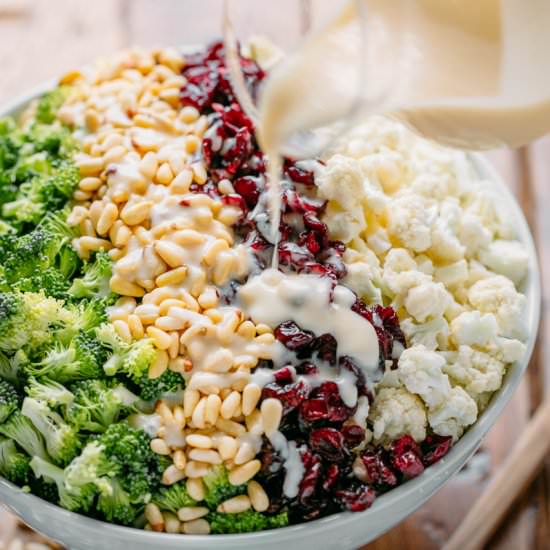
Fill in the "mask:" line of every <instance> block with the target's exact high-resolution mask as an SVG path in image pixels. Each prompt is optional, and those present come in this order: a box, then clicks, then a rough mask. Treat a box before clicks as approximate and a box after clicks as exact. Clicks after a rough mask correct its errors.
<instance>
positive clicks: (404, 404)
mask: <svg viewBox="0 0 550 550" xmlns="http://www.w3.org/2000/svg"><path fill="white" fill-rule="evenodd" d="M369 419H370V420H371V422H372V424H373V432H374V439H375V440H382V439H383V440H387V439H390V440H393V439H397V438H399V437H401V436H402V435H405V434H410V435H411V436H412V437H413V438H414V439H415V440H416V441H422V440H423V439H425V438H426V423H427V420H426V411H425V409H424V405H423V404H422V401H421V400H420V399H419V398H418V397H417V396H416V395H413V394H412V393H409V392H408V391H407V390H406V389H405V388H382V389H381V390H380V391H379V392H378V393H377V395H376V398H375V400H374V403H373V404H372V406H371V410H370V414H369Z"/></svg>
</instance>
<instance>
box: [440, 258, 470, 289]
mask: <svg viewBox="0 0 550 550" xmlns="http://www.w3.org/2000/svg"><path fill="white" fill-rule="evenodd" d="M434 279H435V280H436V281H438V282H440V283H443V284H444V285H445V286H446V287H452V286H455V285H459V284H463V283H464V282H465V281H466V280H467V279H468V262H467V261H466V260H459V261H458V262H454V263H452V264H447V265H444V266H441V267H438V268H437V269H436V270H435V273H434Z"/></svg>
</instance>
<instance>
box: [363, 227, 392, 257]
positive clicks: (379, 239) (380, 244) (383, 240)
mask: <svg viewBox="0 0 550 550" xmlns="http://www.w3.org/2000/svg"><path fill="white" fill-rule="evenodd" d="M367 243H368V245H369V246H370V247H371V249H372V251H373V252H374V253H375V254H384V252H386V251H387V250H389V249H390V248H391V242H390V238H389V237H388V232H387V231H386V230H385V229H384V228H382V227H381V228H380V229H377V230H376V231H375V232H374V233H373V234H372V235H370V236H369V237H368V238H367Z"/></svg>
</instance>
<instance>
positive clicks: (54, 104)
mask: <svg viewBox="0 0 550 550" xmlns="http://www.w3.org/2000/svg"><path fill="white" fill-rule="evenodd" d="M70 91H71V88H70V86H59V87H58V88H55V89H54V90H52V91H51V92H46V93H45V94H44V95H43V96H42V97H41V98H40V100H39V101H38V105H37V106H36V120H37V121H38V122H42V123H43V124H51V123H52V122H54V121H55V117H56V115H57V111H59V108H60V107H61V106H62V105H63V103H65V100H66V99H67V97H68V95H69V93H70Z"/></svg>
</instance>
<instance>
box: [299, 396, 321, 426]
mask: <svg viewBox="0 0 550 550" xmlns="http://www.w3.org/2000/svg"><path fill="white" fill-rule="evenodd" d="M300 415H301V417H302V418H303V419H304V420H305V422H307V423H313V422H316V421H318V420H325V419H327V418H328V405H327V402H326V401H325V400H324V399H308V400H307V401H304V402H303V403H302V404H301V405H300Z"/></svg>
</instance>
